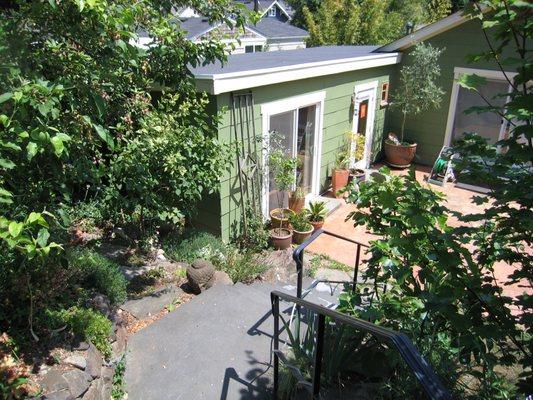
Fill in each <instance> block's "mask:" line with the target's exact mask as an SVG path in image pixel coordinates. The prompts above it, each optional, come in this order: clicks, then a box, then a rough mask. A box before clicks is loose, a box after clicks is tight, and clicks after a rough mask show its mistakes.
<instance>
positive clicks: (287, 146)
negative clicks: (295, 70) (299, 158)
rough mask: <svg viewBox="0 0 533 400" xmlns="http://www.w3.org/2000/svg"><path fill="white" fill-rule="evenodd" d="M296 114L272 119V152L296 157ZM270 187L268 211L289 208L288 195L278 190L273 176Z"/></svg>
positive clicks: (270, 179)
mask: <svg viewBox="0 0 533 400" xmlns="http://www.w3.org/2000/svg"><path fill="white" fill-rule="evenodd" d="M295 112H296V111H294V110H293V111H288V112H285V113H281V114H275V115H272V116H271V117H270V130H269V132H270V151H275V150H279V149H281V150H282V151H283V152H284V153H285V154H286V155H287V157H294V123H295V121H294V120H295ZM268 186H269V187H268V192H269V202H268V211H271V210H273V209H275V208H280V207H288V204H289V203H288V202H289V200H288V194H285V196H283V195H282V193H280V192H279V191H278V190H276V184H275V182H274V177H273V176H272V174H270V176H269V184H268ZM282 203H283V204H282Z"/></svg>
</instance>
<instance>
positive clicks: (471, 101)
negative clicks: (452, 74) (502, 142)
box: [452, 80, 509, 144]
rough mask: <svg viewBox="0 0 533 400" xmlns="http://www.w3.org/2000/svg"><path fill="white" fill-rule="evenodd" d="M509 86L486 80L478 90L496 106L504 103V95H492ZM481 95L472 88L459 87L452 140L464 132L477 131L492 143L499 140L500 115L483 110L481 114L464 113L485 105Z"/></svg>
mask: <svg viewBox="0 0 533 400" xmlns="http://www.w3.org/2000/svg"><path fill="white" fill-rule="evenodd" d="M508 88H509V85H508V83H507V82H503V81H490V80H489V81H487V83H486V84H485V85H483V86H481V87H480V88H479V92H480V93H481V94H482V95H483V97H485V98H486V99H487V100H489V101H490V103H491V104H493V105H494V106H497V107H502V106H503V105H505V102H506V98H505V97H496V98H495V97H494V96H496V95H497V94H500V93H506V92H507V90H508ZM486 105H487V103H485V102H484V101H483V99H482V98H481V96H480V95H479V94H478V93H477V92H474V91H472V90H468V89H465V88H463V87H459V93H458V95H457V106H456V108H455V118H454V121H453V137H452V141H455V140H457V139H460V138H461V137H462V136H463V134H464V133H471V132H474V133H477V134H478V135H480V136H482V137H484V138H485V139H487V140H488V142H489V143H490V144H494V143H496V142H497V141H498V140H499V137H500V131H501V129H502V117H500V116H499V115H498V114H496V113H490V112H485V113H482V114H476V113H471V114H465V111H466V110H468V109H469V108H470V107H474V106H486Z"/></svg>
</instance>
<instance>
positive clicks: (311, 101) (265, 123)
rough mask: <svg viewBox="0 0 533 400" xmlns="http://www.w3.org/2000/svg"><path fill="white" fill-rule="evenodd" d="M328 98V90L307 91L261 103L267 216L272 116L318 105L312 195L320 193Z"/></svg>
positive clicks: (265, 212) (264, 206)
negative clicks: (323, 138) (325, 105)
mask: <svg viewBox="0 0 533 400" xmlns="http://www.w3.org/2000/svg"><path fill="white" fill-rule="evenodd" d="M325 100H326V92H325V91H321V92H314V93H307V94H304V95H301V96H294V97H289V98H286V99H282V100H277V101H273V102H270V103H265V104H262V105H261V117H262V131H263V165H264V166H265V168H264V178H263V193H262V197H263V199H262V208H263V215H264V216H265V218H267V217H268V202H269V198H268V188H269V180H268V175H269V171H268V153H269V152H270V135H269V128H270V126H269V125H270V116H271V115H276V114H281V113H284V112H288V111H292V110H296V109H298V108H303V107H307V106H311V105H316V106H317V109H316V122H317V128H316V136H315V143H316V151H315V154H314V157H313V180H312V184H311V193H310V195H315V196H316V195H318V194H319V191H320V165H321V159H322V137H323V128H324V127H323V123H324V103H325Z"/></svg>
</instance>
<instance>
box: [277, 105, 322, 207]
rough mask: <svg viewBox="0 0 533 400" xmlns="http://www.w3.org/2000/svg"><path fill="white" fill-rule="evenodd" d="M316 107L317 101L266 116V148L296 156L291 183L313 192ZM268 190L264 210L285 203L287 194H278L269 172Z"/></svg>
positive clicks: (286, 202) (283, 205)
mask: <svg viewBox="0 0 533 400" xmlns="http://www.w3.org/2000/svg"><path fill="white" fill-rule="evenodd" d="M317 110H318V107H317V105H311V106H306V107H301V108H297V109H294V110H291V111H287V112H283V113H279V114H272V115H270V117H269V138H270V151H273V150H279V149H280V150H282V151H283V152H284V153H285V154H286V155H287V157H296V158H297V159H298V166H297V168H296V170H295V171H294V174H295V181H296V185H295V186H296V187H299V188H301V189H302V190H303V191H304V193H305V194H306V195H307V194H311V193H312V192H313V182H314V174H315V156H316V145H317V143H316V132H317ZM293 189H295V188H293ZM268 192H269V193H268V200H269V201H268V211H271V210H273V209H274V208H279V207H287V206H288V196H281V195H280V193H279V191H278V190H277V188H276V184H275V182H274V177H273V176H269V184H268ZM282 202H283V204H281V203H282Z"/></svg>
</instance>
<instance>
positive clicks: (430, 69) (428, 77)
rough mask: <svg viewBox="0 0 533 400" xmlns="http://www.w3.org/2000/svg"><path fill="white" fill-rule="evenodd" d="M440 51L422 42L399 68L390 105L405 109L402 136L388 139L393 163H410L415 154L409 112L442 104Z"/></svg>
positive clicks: (388, 154) (400, 165)
mask: <svg viewBox="0 0 533 400" xmlns="http://www.w3.org/2000/svg"><path fill="white" fill-rule="evenodd" d="M441 53H442V50H441V49H437V48H435V47H433V46H431V45H429V44H424V43H420V44H418V45H416V47H415V49H414V50H413V52H412V53H411V58H412V59H413V62H412V63H411V64H407V65H404V66H403V67H402V69H401V70H400V86H399V87H398V89H397V91H396V92H395V93H394V94H393V95H392V96H391V98H392V102H391V107H392V108H394V109H398V110H400V111H401V113H402V125H401V129H400V138H399V139H398V138H397V137H396V135H395V134H390V135H389V137H388V138H387V139H386V140H385V158H386V159H387V163H388V164H389V165H391V166H393V167H396V168H406V167H408V166H410V165H411V162H412V161H413V159H414V157H415V154H416V147H417V143H413V142H410V141H408V140H405V138H404V133H405V121H406V119H407V116H408V115H409V116H413V115H417V114H419V113H421V112H424V111H427V110H429V109H432V108H438V107H439V106H440V102H441V99H442V96H443V94H444V91H443V90H442V88H441V87H440V86H439V85H438V84H437V79H438V78H439V77H440V66H439V63H438V59H439V57H440V54H441Z"/></svg>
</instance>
